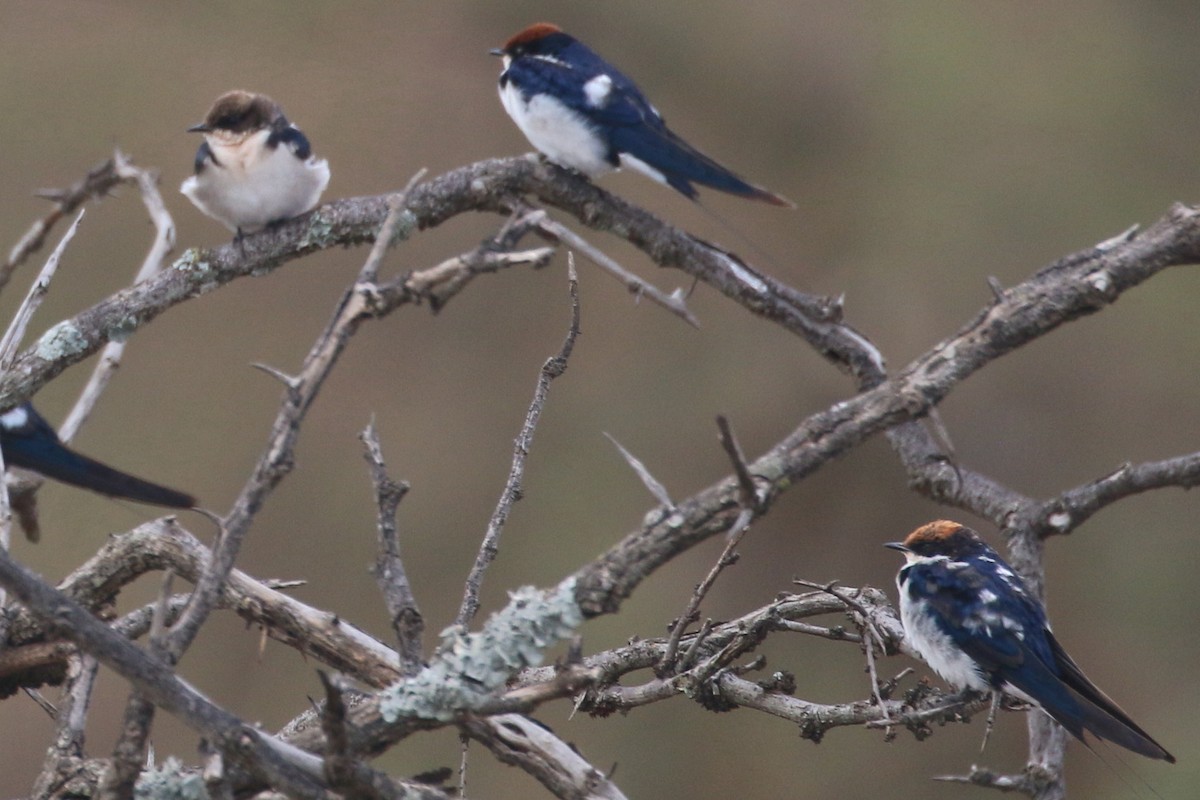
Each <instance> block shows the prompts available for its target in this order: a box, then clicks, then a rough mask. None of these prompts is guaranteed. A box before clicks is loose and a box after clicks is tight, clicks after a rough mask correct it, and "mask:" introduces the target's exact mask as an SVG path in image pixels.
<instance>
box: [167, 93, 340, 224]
mask: <svg viewBox="0 0 1200 800" xmlns="http://www.w3.org/2000/svg"><path fill="white" fill-rule="evenodd" d="M188 131H189V132H193V133H202V134H204V142H203V144H201V145H200V149H199V150H197V151H196V163H195V174H193V175H192V177H190V178H188V179H187V180H185V181H184V182H183V185H182V186H180V187H179V191H181V192H183V193H184V194H185V195H187V198H188V199H189V200H191V201H192V203H194V204H195V206H196V208H198V209H200V210H201V211H203V212H204V213H205V214H207V215H208V216H210V217H212V218H213V219H215V220H217V221H218V222H220V223H222V224H223V225H225V227H227V228H229V229H230V230H231V231H233V232H234V234H235V235H236V236H237V237H238V238H239V239H240V238H241V237H242V236H243V235H244V234H247V233H253V232H255V231H258V230H262V229H263V228H265V227H267V226H268V225H271V224H272V223H276V222H283V221H284V220H288V219H291V218H292V217H296V216H299V215H300V214H303V213H305V212H306V211H310V210H312V209H313V207H315V206H316V204H317V200H319V199H320V197H321V192H323V191H325V187H326V186H327V185H328V184H329V163H328V162H327V161H325V160H324V159H320V160H318V159H317V158H316V157H315V156H314V155H313V154H312V146H311V145H310V144H309V143H308V139H307V138H305V136H304V134H303V133H301V132H300V129H299V128H297V127H296V126H295V125H293V124H292V123H290V122H288V120H287V117H285V116H284V115H283V109H281V108H280V107H279V105H278V104H277V103H276V102H275V101H274V100H272V99H271V98H269V97H267V96H266V95H263V94H254V93H252V92H242V91H233V92H226V93H225V94H223V95H221V96H220V97H218V98H217V101H216V102H215V103H213V107H212V108H210V109H209V111H208V114H207V115H205V117H204V121H203V122H201V123H199V124H197V125H193V126H192V127H190V128H188Z"/></svg>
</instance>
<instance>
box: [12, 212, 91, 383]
mask: <svg viewBox="0 0 1200 800" xmlns="http://www.w3.org/2000/svg"><path fill="white" fill-rule="evenodd" d="M83 215H84V212H83V211H80V212H79V215H78V216H76V217H75V221H74V222H72V223H71V226H70V227H69V228H67V232H66V233H64V234H63V236H62V239H60V240H59V242H58V245H57V246H56V247H55V248H54V252H52V253H51V254H50V257H49V258H47V259H46V263H45V264H44V265H43V266H42V271H41V272H39V273H38V276H37V279H36V280H34V282H33V284H32V285H31V286H30V287H29V291H28V293H26V295H25V299H24V301H22V303H21V306H20V308H18V309H17V313H16V314H14V315H13V320H12V322H11V323H9V326H8V330H6V331H5V332H4V337H3V338H0V370H9V369H11V368H12V363H13V356H14V354H15V353H16V350H17V347H18V346H19V345H20V344H21V340H22V339H24V338H25V330H26V329H27V328H28V327H29V320H30V319H31V318H32V317H33V314H34V312H35V311H37V310H38V307H39V306H41V304H42V300H43V299H45V297H46V292H48V291H50V281H52V280H54V273H55V272H57V271H58V263H59V261H60V260H62V257H63V253H65V252H66V251H67V245H68V244H70V243H71V240H72V239H74V238H75V234H76V232H77V231H78V230H79V223H80V222H82V221H83Z"/></svg>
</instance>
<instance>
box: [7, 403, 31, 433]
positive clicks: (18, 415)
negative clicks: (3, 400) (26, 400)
mask: <svg viewBox="0 0 1200 800" xmlns="http://www.w3.org/2000/svg"><path fill="white" fill-rule="evenodd" d="M27 424H29V409H27V408H25V406H17V407H16V408H14V409H12V410H11V411H5V412H4V413H3V414H0V428H4V429H5V430H10V431H12V430H17V429H19V428H24V427H25V426H26V425H27Z"/></svg>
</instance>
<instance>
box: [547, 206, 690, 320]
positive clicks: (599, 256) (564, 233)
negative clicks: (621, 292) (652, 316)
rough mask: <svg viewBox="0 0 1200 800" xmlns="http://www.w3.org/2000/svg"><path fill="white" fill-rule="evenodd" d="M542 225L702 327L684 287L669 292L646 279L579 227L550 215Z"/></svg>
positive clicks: (632, 290)
mask: <svg viewBox="0 0 1200 800" xmlns="http://www.w3.org/2000/svg"><path fill="white" fill-rule="evenodd" d="M538 229H539V230H541V231H542V233H544V234H546V235H547V236H550V237H552V238H553V239H556V240H558V241H562V242H566V243H567V245H568V246H570V247H572V248H574V249H576V250H578V251H579V252H581V253H583V254H584V255H585V256H587V257H588V260H589V261H591V262H592V263H593V264H595V265H596V266H598V267H600V268H601V269H602V270H604V271H605V272H607V273H608V274H610V275H612V276H613V277H615V278H616V279H617V280H619V281H620V282H621V283H623V284H625V288H626V289H628V290H629V291H630V293H632V294H634V295H636V296H637V297H646V298H648V299H649V300H651V301H652V302H654V303H657V304H658V305H660V306H662V307H663V308H665V309H666V310H667V311H670V312H671V313H672V314H674V315H675V316H677V317H679V318H680V319H682V320H683V321H684V322H686V323H687V324H689V325H691V326H692V327H693V328H699V327H700V321H699V320H698V319H696V317H695V316H694V315H693V314H692V312H691V310H690V309H689V308H688V307H687V302H686V300H685V299H684V298H685V295H684V292H683V290H682V289H676V290H675V291H673V292H671V293H670V294H666V293H665V292H663V291H662V290H661V289H659V288H658V287H656V286H652V285H651V284H649V283H646V282H645V281H644V280H642V279H641V278H639V277H638V276H637V275H634V274H633V273H632V272H630V271H629V270H627V269H625V268H624V267H622V266H621V265H620V264H618V263H617V262H616V261H615V260H614V259H613V258H612V257H611V256H609V255H608V254H607V253H605V252H604V251H603V250H601V249H600V248H598V247H595V246H593V245H592V244H591V243H590V242H588V240H587V239H584V238H583V237H582V236H580V235H579V234H577V233H575V231H573V230H571V229H570V228H568V227H567V226H565V225H562V224H560V223H558V222H555V221H554V220H552V219H550V218H549V217H545V216H544V217H542V219H541V221H540V222H539V223H538Z"/></svg>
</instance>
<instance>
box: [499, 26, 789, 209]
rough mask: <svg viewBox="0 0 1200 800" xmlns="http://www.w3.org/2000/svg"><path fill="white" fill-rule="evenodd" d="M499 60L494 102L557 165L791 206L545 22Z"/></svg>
mask: <svg viewBox="0 0 1200 800" xmlns="http://www.w3.org/2000/svg"><path fill="white" fill-rule="evenodd" d="M491 53H492V55H496V56H500V57H501V58H502V59H503V60H504V62H503V63H504V66H503V69H502V70H501V72H500V102H502V103H503V104H504V110H505V111H507V112H508V115H509V116H510V117H512V119H513V122H515V123H517V127H518V128H520V129H521V132H522V133H524V134H525V136H526V138H528V139H529V142H530V144H532V145H533V146H534V147H536V148H537V149H538V150H539V151H541V153H542V154H543V155H544V156H546V158H548V159H550V160H551V161H553V162H554V163H556V164H559V165H561V166H564V167H569V168H571V169H574V170H578V171H579V172H582V173H584V174H586V175H588V176H593V177H594V176H596V175H600V174H603V173H605V172H610V171H612V170H615V169H619V168H621V167H630V168H631V169H634V170H637V171H638V172H641V173H642V174H644V175H648V176H649V177H651V178H653V179H654V180H656V181H658V182H659V183H665V184H667V185H668V186H671V187H672V188H674V189H676V190H677V191H679V192H681V193H682V194H684V195H685V196H687V197H689V198H691V199H692V200H695V199H696V195H697V192H696V188H695V187H694V186H693V185H692V184H693V183H699V184H702V185H704V186H710V187H712V188H713V189H718V190H720V191H722V192H729V193H730V194H735V195H738V196H741V197H748V198H751V199H754V200H762V201H765V202H767V203H771V204H773V205H777V206H793V205H794V204H793V203H792V202H791V201H790V200H787V199H786V198H783V197H780V196H779V195H777V194H774V193H773V192H769V191H767V190H766V189H763V188H762V187H760V186H755V185H754V184H752V183H748V182H746V181H745V180H743V179H742V178H740V177H738V176H737V175H735V174H734V173H732V172H730V171H729V170H728V169H726V168H725V167H723V166H721V165H720V164H718V163H717V162H716V161H713V160H712V159H711V158H709V157H708V156H706V155H704V154H703V153H701V152H700V151H699V150H697V149H696V148H694V147H692V146H691V145H690V144H688V143H687V142H685V141H684V140H683V139H681V138H679V136H677V135H676V134H675V133H674V132H672V131H671V129H670V128H668V127H667V124H666V123H665V122H664V121H663V118H662V115H661V114H659V113H658V109H656V108H655V107H654V106H652V105H651V104H650V102H649V101H648V100H646V98H645V97H644V96H643V95H642V93H641V92H640V91H639V90H638V88H637V86H635V85H634V83H633V81H631V80H630V79H629V78H627V77H625V76H624V75H623V74H621V72H619V71H618V70H617V69H616V68H614V67H613V66H612V65H611V64H609V63H608V62H607V61H605V60H604V59H602V58H601V57H600V56H598V55H596V54H595V53H594V52H592V51H591V50H590V49H588V47H587V46H586V45H585V44H583V43H582V42H580V41H578V40H577V39H575V38H573V37H571V36H569V35H567V34H565V33H563V32H562V31H561V30H560V29H559V28H558V27H556V26H554V25H550V24H549V23H544V22H543V23H538V24H536V25H532V26H530V27H528V28H526V29H525V30H523V31H521V32H520V33H518V34H517V35H516V36H513V37H512V38H511V39H509V40H508V41H507V42H505V43H504V46H503V47H499V48H497V49H495V50H492V51H491Z"/></svg>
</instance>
